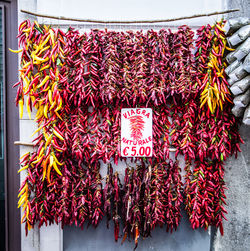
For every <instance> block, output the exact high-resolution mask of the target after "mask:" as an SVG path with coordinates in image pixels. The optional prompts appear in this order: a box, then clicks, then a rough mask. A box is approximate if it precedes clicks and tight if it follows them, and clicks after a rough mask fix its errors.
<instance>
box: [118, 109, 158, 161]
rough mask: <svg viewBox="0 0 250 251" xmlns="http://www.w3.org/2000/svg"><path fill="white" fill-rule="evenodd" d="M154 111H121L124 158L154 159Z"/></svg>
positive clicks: (122, 153) (122, 152)
mask: <svg viewBox="0 0 250 251" xmlns="http://www.w3.org/2000/svg"><path fill="white" fill-rule="evenodd" d="M152 141H153V139H152V109H151V108H124V109H121V155H122V157H152V152H153V143H152Z"/></svg>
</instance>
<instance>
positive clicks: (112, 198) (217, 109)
mask: <svg viewBox="0 0 250 251" xmlns="http://www.w3.org/2000/svg"><path fill="white" fill-rule="evenodd" d="M197 35H198V38H197V39H196V41H195V42H196V47H197V51H196V52H195V53H193V50H194V39H193V36H194V32H193V31H191V30H190V29H189V28H188V27H187V26H181V27H180V28H179V29H178V31H177V32H175V33H173V32H172V31H171V30H160V31H159V32H155V31H153V30H150V31H147V32H145V33H143V32H141V31H138V32H114V31H101V30H92V31H91V32H90V33H88V34H87V33H84V34H80V33H79V31H77V30H74V29H71V28H69V29H68V31H67V32H63V31H62V30H60V29H53V28H51V27H47V26H46V25H39V24H38V23H37V22H34V23H32V24H31V23H30V22H29V20H26V21H24V22H23V23H21V24H20V26H19V35H18V38H19V47H20V48H21V49H20V50H18V51H16V52H20V53H21V66H20V81H19V82H18V83H16V84H15V86H17V87H18V89H17V96H16V104H17V105H19V108H20V117H22V114H23V106H24V103H25V104H26V107H27V111H28V114H29V117H30V118H31V111H32V109H34V108H35V109H36V117H35V121H36V122H37V124H38V129H37V130H36V132H35V133H38V136H37V137H36V138H35V139H34V142H35V145H36V146H37V150H34V152H29V153H26V154H25V155H24V156H22V157H21V168H20V170H19V172H20V171H23V170H25V171H26V172H27V176H26V178H25V180H24V182H23V183H22V185H21V188H20V191H19V197H20V198H19V202H18V207H22V208H23V211H24V214H23V217H22V220H21V221H22V223H25V225H26V231H28V230H29V229H31V228H32V227H34V225H35V224H36V223H38V224H39V227H40V226H42V225H43V224H46V225H47V224H50V223H53V222H56V223H61V225H62V227H63V226H64V225H72V224H75V225H77V226H80V227H81V228H83V226H84V223H86V224H88V225H90V224H91V225H93V226H94V227H97V226H98V224H99V222H100V221H101V219H102V217H103V216H104V215H106V216H107V226H108V227H109V221H110V220H111V219H112V220H113V222H114V235H115V240H116V241H117V240H118V238H119V237H121V236H122V234H121V233H123V240H122V242H123V241H125V240H126V239H127V238H132V239H133V240H134V241H135V246H136V247H137V245H138V240H139V237H140V236H143V237H148V236H150V235H151V231H152V230H153V229H154V228H155V227H156V226H161V227H162V226H166V228H167V230H170V231H171V232H172V231H173V230H176V229H177V227H178V225H179V223H180V219H181V217H182V216H181V213H180V211H181V209H180V208H181V204H182V203H184V204H185V207H186V211H187V213H188V215H189V218H190V222H191V226H192V228H198V227H204V228H205V229H207V228H208V226H211V225H214V226H216V227H219V228H220V230H221V233H223V227H222V220H223V218H225V213H226V210H225V208H224V206H223V205H224V204H225V194H224V190H225V182H224V180H223V176H224V168H223V162H224V160H225V159H226V158H227V157H228V156H230V155H233V154H235V155H237V152H238V151H240V148H239V144H240V142H242V140H241V138H240V135H239V133H238V121H237V120H236V119H235V117H234V116H233V115H232V113H231V97H230V92H229V90H228V88H227V82H226V79H225V76H224V68H225V66H226V65H225V62H224V54H225V53H226V52H225V50H226V49H227V47H226V40H225V35H224V32H223V22H219V23H217V24H215V25H214V26H209V25H207V26H206V27H201V28H200V29H199V30H198V31H197ZM135 106H139V107H151V108H152V109H153V157H152V158H148V159H147V160H145V159H143V158H136V159H135V160H134V162H135V163H136V165H135V166H134V167H127V169H126V170H125V177H124V181H121V180H120V177H119V174H118V172H117V171H114V170H113V167H112V166H111V163H110V162H111V161H113V162H114V164H115V165H117V164H118V161H119V160H123V158H122V157H121V153H120V123H121V121H120V120H121V119H120V116H121V112H120V111H121V108H125V107H135ZM35 133H34V134H35ZM170 142H171V143H170ZM170 145H172V146H174V147H176V149H177V151H176V158H177V157H178V156H180V155H184V157H185V161H186V166H185V170H186V175H185V183H184V184H182V181H181V175H180V168H179V165H178V161H175V162H173V161H172V160H169V161H167V160H168V159H169V147H170ZM101 161H103V162H104V163H107V164H108V167H107V175H106V177H101V175H100V172H99V171H100V162H101ZM104 180H106V182H104ZM122 226H123V231H121V229H120V228H121V227H122Z"/></svg>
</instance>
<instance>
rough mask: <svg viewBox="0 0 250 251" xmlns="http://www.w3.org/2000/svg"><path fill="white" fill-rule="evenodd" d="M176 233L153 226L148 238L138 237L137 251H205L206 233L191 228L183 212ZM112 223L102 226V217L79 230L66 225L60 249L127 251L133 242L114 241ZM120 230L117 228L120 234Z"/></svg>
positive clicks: (208, 239) (207, 236) (207, 245)
mask: <svg viewBox="0 0 250 251" xmlns="http://www.w3.org/2000/svg"><path fill="white" fill-rule="evenodd" d="M182 215H183V218H182V221H181V224H180V225H179V227H178V229H177V231H176V232H174V233H172V234H170V233H166V228H159V227H157V228H156V229H155V230H154V231H153V232H152V238H150V237H149V238H147V239H145V240H142V238H141V237H140V239H139V245H138V248H137V249H136V250H137V251H142V250H143V251H147V250H152V251H160V250H161V251H163V250H164V251H209V250H210V235H209V234H208V231H204V230H203V229H198V230H192V228H191V226H190V223H189V221H188V218H187V215H186V213H185V212H184V211H183V212H182ZM113 229H114V227H113V224H112V222H110V228H109V229H107V228H106V218H103V220H102V221H101V222H100V225H99V226H98V227H97V228H96V229H94V228H93V227H92V226H90V227H89V228H88V229H87V228H86V227H85V228H84V230H81V229H80V228H79V227H69V226H66V227H65V228H64V231H63V247H64V248H63V250H64V251H117V250H119V251H129V250H133V249H134V242H133V241H131V242H129V241H128V240H126V241H125V242H124V243H123V245H121V240H122V237H121V238H119V240H118V242H117V243H116V242H115V241H114V233H113V231H114V230H113ZM121 232H122V230H120V234H121Z"/></svg>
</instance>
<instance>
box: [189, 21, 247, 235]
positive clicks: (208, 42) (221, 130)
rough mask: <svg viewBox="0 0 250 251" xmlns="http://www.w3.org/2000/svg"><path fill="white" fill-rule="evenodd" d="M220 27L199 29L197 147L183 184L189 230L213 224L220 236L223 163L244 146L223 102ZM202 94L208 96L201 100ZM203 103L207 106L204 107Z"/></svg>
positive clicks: (230, 114) (225, 84) (223, 82)
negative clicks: (218, 229)
mask: <svg viewBox="0 0 250 251" xmlns="http://www.w3.org/2000/svg"><path fill="white" fill-rule="evenodd" d="M222 25H223V23H217V24H216V25H215V26H212V27H211V26H209V25H208V26H206V27H202V28H201V29H199V30H198V39H197V45H198V50H197V52H196V60H197V64H198V69H199V72H200V76H201V78H202V79H203V81H202V83H203V85H202V86H201V90H200V92H201V95H202V98H201V102H203V103H202V104H201V105H200V109H197V111H198V113H197V116H196V118H197V122H196V123H194V125H195V129H194V132H195V133H194V135H195V138H196V145H197V150H196V151H197V153H196V156H197V157H196V158H195V159H196V161H195V166H194V168H193V170H192V167H191V165H190V163H191V159H187V163H186V182H185V195H186V199H185V200H186V203H185V204H186V210H187V212H188V214H189V216H190V221H191V225H192V227H193V228H198V227H205V229H207V228H208V226H210V225H213V226H216V227H219V228H220V231H221V234H223V225H222V219H223V218H225V216H224V214H225V213H226V210H225V208H224V207H223V205H224V204H225V194H224V190H225V182H224V180H223V176H224V168H223V162H224V160H226V158H227V157H228V156H230V155H233V154H234V153H235V154H236V156H237V152H238V151H239V150H240V148H239V143H240V142H242V143H243V141H242V139H241V137H240V135H239V133H238V121H236V119H235V117H234V116H233V114H232V113H231V110H230V109H231V102H225V99H224V97H227V99H228V101H230V93H229V92H228V91H227V90H228V89H227V83H226V82H225V81H226V80H225V77H224V68H225V67H226V65H225V64H224V62H223V53H224V50H225V48H226V45H225V36H224V33H223V30H222V27H221V26H222ZM218 50H219V51H218ZM218 67H220V70H218V69H219V68H218ZM204 69H208V70H207V71H206V70H204ZM218 71H219V72H218ZM213 74H214V75H213ZM208 76H209V77H208ZM211 79H213V82H211V81H210V80H211ZM217 87H218V89H217ZM209 88H210V89H211V90H210V89H209ZM216 92H218V93H219V95H217V94H218V93H217V94H216ZM204 93H205V94H206V95H208V96H206V98H205V99H204V100H203V98H204ZM223 93H224V94H223ZM209 95H213V96H209ZM211 97H214V99H212V98H211ZM208 100H210V101H209V102H208ZM205 102H207V104H208V106H204V104H205ZM193 159H194V158H193Z"/></svg>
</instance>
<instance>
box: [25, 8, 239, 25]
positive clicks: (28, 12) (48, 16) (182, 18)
mask: <svg viewBox="0 0 250 251" xmlns="http://www.w3.org/2000/svg"><path fill="white" fill-rule="evenodd" d="M236 11H240V9H232V10H225V11H216V12H210V13H206V14H196V15H192V16H185V17H177V18H169V19H156V20H131V21H122V20H109V21H104V20H97V19H80V18H70V17H63V16H52V15H46V14H40V13H36V12H31V11H27V10H21V12H22V13H26V14H29V15H33V16H37V17H44V18H51V19H59V20H68V21H77V22H85V23H101V24H106V23H109V24H133V23H167V22H173V21H178V20H184V19H192V18H197V17H208V16H213V15H219V14H226V13H231V12H236Z"/></svg>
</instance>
